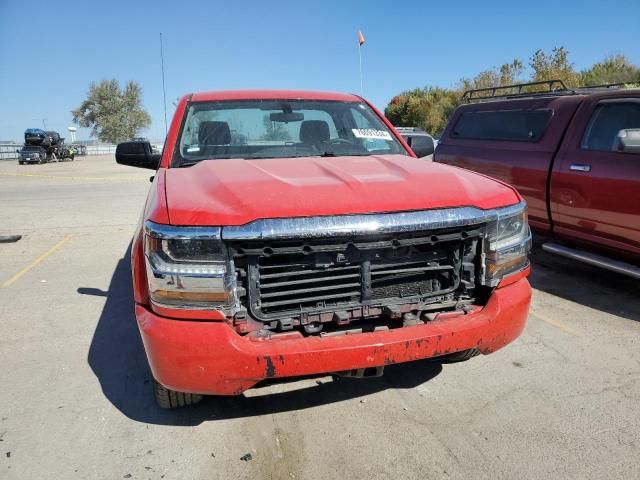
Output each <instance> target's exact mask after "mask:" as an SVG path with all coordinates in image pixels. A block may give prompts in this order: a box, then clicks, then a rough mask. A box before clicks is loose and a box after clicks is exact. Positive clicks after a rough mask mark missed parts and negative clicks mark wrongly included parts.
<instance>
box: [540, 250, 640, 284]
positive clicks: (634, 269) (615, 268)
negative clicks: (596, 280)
mask: <svg viewBox="0 0 640 480" xmlns="http://www.w3.org/2000/svg"><path fill="white" fill-rule="evenodd" d="M542 249H543V250H544V251H546V252H549V253H555V254H556V255H561V256H563V257H567V258H571V259H573V260H578V261H580V262H584V263H587V264H589V265H593V266H594V267H600V268H604V269H606V270H609V271H611V272H616V273H620V274H622V275H627V276H629V277H632V278H636V279H638V280H640V267H638V266H636V265H632V264H630V263H626V262H622V261H620V260H615V259H613V258H608V257H604V256H602V255H597V254H595V253H590V252H583V251H581V250H575V249H573V248H569V247H565V246H563V245H558V244H556V243H545V244H543V245H542Z"/></svg>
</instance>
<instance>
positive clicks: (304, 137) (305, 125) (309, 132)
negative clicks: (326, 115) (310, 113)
mask: <svg viewBox="0 0 640 480" xmlns="http://www.w3.org/2000/svg"><path fill="white" fill-rule="evenodd" d="M327 140H329V124H328V123H327V122H325V121H324V120H305V121H304V122H302V124H301V125H300V141H301V142H303V143H315V142H326V141H327Z"/></svg>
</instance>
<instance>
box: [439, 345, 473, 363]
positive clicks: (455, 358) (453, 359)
mask: <svg viewBox="0 0 640 480" xmlns="http://www.w3.org/2000/svg"><path fill="white" fill-rule="evenodd" d="M479 354H480V352H479V351H478V350H477V349H476V348H470V349H469V350H462V351H461V352H455V353H449V354H447V355H442V356H441V357H437V358H434V360H436V361H438V362H441V363H458V362H466V361H467V360H470V359H471V358H473V357H475V356H476V355H479Z"/></svg>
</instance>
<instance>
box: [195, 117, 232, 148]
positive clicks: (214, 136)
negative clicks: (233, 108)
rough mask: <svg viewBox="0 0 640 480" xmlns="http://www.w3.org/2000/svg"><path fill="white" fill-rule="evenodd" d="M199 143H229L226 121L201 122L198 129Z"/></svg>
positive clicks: (229, 131)
mask: <svg viewBox="0 0 640 480" xmlns="http://www.w3.org/2000/svg"><path fill="white" fill-rule="evenodd" d="M198 142H200V145H229V144H230V143H231V130H229V124H228V123H227V122H202V123H201V124H200V129H199V130H198Z"/></svg>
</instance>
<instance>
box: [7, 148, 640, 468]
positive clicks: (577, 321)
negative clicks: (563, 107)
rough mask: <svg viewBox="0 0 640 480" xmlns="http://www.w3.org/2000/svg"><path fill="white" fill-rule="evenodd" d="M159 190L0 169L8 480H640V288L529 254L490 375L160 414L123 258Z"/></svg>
mask: <svg viewBox="0 0 640 480" xmlns="http://www.w3.org/2000/svg"><path fill="white" fill-rule="evenodd" d="M150 174H151V172H150V171H146V170H136V169H134V168H128V167H121V166H117V165H115V162H114V160H113V157H111V156H104V157H81V158H80V159H78V161H76V162H68V163H53V164H46V165H33V166H18V165H17V162H13V161H3V162H0V218H1V219H2V222H1V223H0V235H2V234H22V235H23V238H22V240H20V241H19V242H17V243H13V244H0V320H1V322H2V335H1V336H0V379H1V383H0V385H1V387H2V388H0V478H3V479H30V478H50V479H54V478H55V479H57V478H65V479H69V478H111V479H115V478H144V479H146V478H152V479H156V478H158V479H159V478H165V479H174V478H175V479H178V478H180V479H183V478H194V479H196V478H198V479H199V478H207V479H209V478H225V479H226V478H251V479H255V478H273V479H280V478H284V479H291V478H298V479H302V478H304V479H307V478H310V479H327V478H349V479H360V478H363V479H374V478H381V479H382V478H420V479H425V478H487V479H489V478H491V479H494V478H504V479H512V478H527V479H528V478H531V479H534V478H535V479H539V478H563V479H565V478H576V479H578V478H580V479H585V478H609V479H613V478H626V479H633V478H640V461H638V458H639V457H640V295H638V293H639V290H640V289H639V288H638V287H639V285H640V284H638V282H636V281H632V280H630V279H626V278H624V277H620V276H618V275H614V274H611V273H608V272H604V271H600V270H597V269H594V268H591V267H587V266H583V265H580V264H576V263H573V262H570V261H568V260H567V261H565V260H563V259H559V258H555V257H552V256H550V255H549V254H545V253H542V252H539V251H536V252H534V254H533V274H532V277H531V283H532V285H533V287H534V294H533V303H532V308H531V315H530V316H529V320H528V324H527V327H526V329H525V332H524V334H523V335H522V336H521V337H520V338H519V339H518V340H517V341H516V342H515V343H514V344H512V345H510V346H508V347H507V348H505V349H503V350H501V351H498V352H496V353H495V354H493V355H490V356H486V357H485V356H482V357H477V358H474V359H472V360H471V361H469V362H466V363H460V364H444V365H441V364H439V363H435V362H418V363H413V364H405V365H394V366H391V367H388V368H387V370H386V373H385V376H384V377H382V378H380V379H372V380H345V379H341V380H333V379H332V378H331V377H323V378H320V379H305V380H300V381H296V382H288V383H280V384H272V385H268V386H263V387H261V388H257V389H254V390H251V391H248V392H247V393H246V394H245V395H243V396H240V397H233V398H207V399H205V400H204V401H203V402H202V403H201V404H199V405H197V406H196V407H193V408H189V409H183V410H178V411H163V410H160V409H159V408H157V407H156V406H155V402H154V399H153V394H152V386H151V383H150V382H149V374H148V368H147V365H146V360H145V356H144V351H143V349H142V345H141V342H140V339H139V336H138V332H137V328H136V325H135V320H134V318H133V301H132V297H131V287H130V272H129V265H128V257H127V254H128V246H129V241H130V239H131V236H132V233H133V231H134V228H135V224H136V222H137V220H138V216H139V213H140V211H141V208H142V206H143V203H144V198H145V195H146V192H147V190H148V186H149V181H148V179H149V176H150ZM246 454H250V455H251V459H250V460H246V461H245V460H241V457H243V456H245V455H246Z"/></svg>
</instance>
